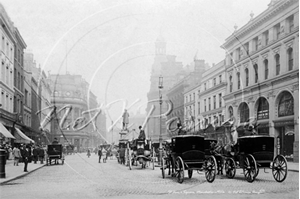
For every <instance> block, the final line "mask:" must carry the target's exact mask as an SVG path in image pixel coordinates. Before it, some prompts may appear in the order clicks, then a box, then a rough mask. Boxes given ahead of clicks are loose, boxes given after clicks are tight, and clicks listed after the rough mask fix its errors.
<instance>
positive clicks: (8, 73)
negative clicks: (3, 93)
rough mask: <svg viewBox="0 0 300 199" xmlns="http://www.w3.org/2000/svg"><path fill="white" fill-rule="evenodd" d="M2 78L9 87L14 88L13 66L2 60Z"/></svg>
mask: <svg viewBox="0 0 300 199" xmlns="http://www.w3.org/2000/svg"><path fill="white" fill-rule="evenodd" d="M0 71H1V79H0V81H1V82H3V83H5V84H6V85H7V86H8V87H9V88H13V71H12V68H11V67H9V66H8V65H7V64H5V63H4V62H3V61H1V70H0Z"/></svg>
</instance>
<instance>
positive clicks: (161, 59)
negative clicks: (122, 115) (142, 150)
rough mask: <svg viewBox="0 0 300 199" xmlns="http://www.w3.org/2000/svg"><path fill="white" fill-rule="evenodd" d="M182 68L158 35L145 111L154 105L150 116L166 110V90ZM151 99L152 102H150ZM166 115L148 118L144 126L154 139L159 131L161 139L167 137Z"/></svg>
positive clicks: (172, 83) (157, 136)
mask: <svg viewBox="0 0 300 199" xmlns="http://www.w3.org/2000/svg"><path fill="white" fill-rule="evenodd" d="M181 70H182V63H181V62H177V61H176V56H174V55H167V54H166V42H165V41H164V39H163V38H162V36H160V37H159V38H158V39H157V40H156V42H155V57H154V63H153V65H152V71H151V77H150V81H151V86H150V90H149V92H148V94H147V97H148V102H149V103H148V106H147V109H146V112H147V113H149V111H150V110H151V107H152V105H154V106H155V109H154V111H153V113H152V114H151V115H152V116H155V115H156V116H159V115H160V113H162V114H163V113H166V111H167V110H168V105H167V102H166V101H167V99H168V98H167V95H166V94H167V91H168V90H169V89H170V88H171V87H172V86H173V85H174V83H175V82H176V81H177V79H176V74H177V73H179V72H180V71H181ZM160 76H161V77H163V88H162V90H161V96H162V100H163V103H162V108H161V111H160V104H159V89H158V86H159V77H160ZM151 101H153V102H151ZM166 119H167V118H166V117H162V118H161V119H160V118H159V117H152V118H150V119H149V121H148V123H147V126H146V128H145V132H146V134H147V135H148V136H149V137H150V138H151V139H152V140H153V141H154V142H158V141H159V136H160V132H161V135H162V138H163V139H167V138H168V137H169V135H168V133H167V130H166V125H165V124H166Z"/></svg>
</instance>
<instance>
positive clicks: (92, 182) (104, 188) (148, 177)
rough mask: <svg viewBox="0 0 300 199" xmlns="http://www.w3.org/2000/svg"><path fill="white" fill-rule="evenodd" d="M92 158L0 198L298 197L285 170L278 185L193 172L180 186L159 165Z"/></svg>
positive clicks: (35, 177)
mask: <svg viewBox="0 0 300 199" xmlns="http://www.w3.org/2000/svg"><path fill="white" fill-rule="evenodd" d="M97 158H98V157H97V156H96V155H92V156H91V157H90V158H87V156H86V155H85V154H76V155H69V156H67V157H66V161H65V164H64V165H51V166H45V167H43V168H41V169H39V170H37V171H35V172H33V173H31V174H29V175H27V176H25V177H23V178H20V179H17V180H14V181H11V182H8V183H6V184H4V185H2V186H1V198H99V197H104V198H108V197H109V198H119V197H121V198H140V197H143V198H148V197H149V198H153V197H155V198H169V197H172V198H183V197H188V198H196V197H199V196H202V195H204V196H205V198H220V197H222V198H249V197H250V198H252V197H253V198H254V197H255V198H298V191H299V188H298V187H299V175H298V174H299V173H297V172H289V173H288V177H287V179H286V180H285V181H284V182H283V183H277V182H276V181H275V180H274V179H273V176H272V174H271V173H270V171H271V170H268V172H269V173H264V172H263V171H260V173H259V175H258V177H257V179H256V180H255V181H254V182H253V183H248V182H247V181H246V180H245V179H244V175H243V174H242V170H237V174H236V177H235V178H234V179H227V178H226V177H224V176H217V177H216V179H215V181H214V182H213V183H208V182H207V181H206V179H205V176H204V175H203V174H200V175H199V174H195V173H194V175H193V177H192V178H191V179H188V178H185V180H184V182H183V183H182V184H179V183H177V180H176V178H171V177H167V178H165V179H162V177H161V172H160V170H159V167H155V170H152V169H151V168H150V167H149V168H146V169H141V167H140V166H138V167H133V170H129V169H128V167H125V166H123V165H120V164H118V163H117V161H116V160H115V159H114V160H108V161H107V163H102V162H101V163H100V164H99V163H98V159H97ZM29 166H30V165H29ZM185 176H187V175H185Z"/></svg>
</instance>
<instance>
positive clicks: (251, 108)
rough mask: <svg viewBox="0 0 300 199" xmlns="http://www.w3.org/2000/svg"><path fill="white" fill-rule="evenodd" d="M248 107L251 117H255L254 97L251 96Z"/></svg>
mask: <svg viewBox="0 0 300 199" xmlns="http://www.w3.org/2000/svg"><path fill="white" fill-rule="evenodd" d="M248 107H249V118H251V117H254V116H255V115H254V113H255V111H254V100H253V97H251V98H250V99H249V101H248Z"/></svg>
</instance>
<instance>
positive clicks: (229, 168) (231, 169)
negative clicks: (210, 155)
mask: <svg viewBox="0 0 300 199" xmlns="http://www.w3.org/2000/svg"><path fill="white" fill-rule="evenodd" d="M225 173H226V176H227V177H228V178H234V176H235V173H236V165H235V162H234V160H233V159H232V158H228V159H226V160H225Z"/></svg>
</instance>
